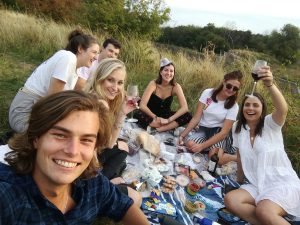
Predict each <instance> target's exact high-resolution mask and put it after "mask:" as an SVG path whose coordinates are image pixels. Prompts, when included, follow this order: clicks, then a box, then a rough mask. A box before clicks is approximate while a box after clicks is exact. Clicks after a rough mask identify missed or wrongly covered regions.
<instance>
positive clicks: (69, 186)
mask: <svg viewBox="0 0 300 225" xmlns="http://www.w3.org/2000/svg"><path fill="white" fill-rule="evenodd" d="M107 113H108V112H107V111H106V107H105V106H103V105H101V103H99V102H98V101H97V99H96V98H95V97H94V96H92V95H88V94H84V93H82V92H76V91H65V92H60V93H57V94H53V95H50V96H47V97H44V98H42V99H41V100H40V101H38V102H37V103H36V104H35V105H34V106H33V108H32V112H31V117H30V120H29V127H28V130H27V131H26V132H25V133H23V134H17V135H16V136H14V137H13V138H12V139H11V140H10V142H9V147H10V148H11V149H12V151H11V152H9V153H8V154H7V155H6V157H5V160H6V161H7V163H8V164H9V165H5V164H2V163H0V224H20V225H21V224H22V225H26V224H30V225H41V224H52V225H53V224H68V225H71V224H74V225H75V224H76V225H77V224H92V223H93V221H94V220H95V218H98V217H101V216H108V217H110V218H112V219H114V220H116V221H119V220H122V221H123V224H130V225H144V224H149V223H148V221H147V219H146V218H145V216H144V214H143V213H142V211H141V210H140V209H139V208H138V207H137V206H136V205H135V204H132V203H133V201H132V200H131V199H130V198H129V197H128V196H125V195H123V194H121V193H120V191H119V190H118V189H116V188H115V186H114V185H113V184H111V183H110V182H109V180H108V179H107V178H105V177H104V176H102V175H101V174H99V172H98V171H99V164H98V160H97V159H96V151H97V149H99V148H103V147H104V146H107V144H108V141H109V137H110V133H109V132H107V131H109V130H111V129H109V126H110V125H109V123H107V122H106V121H109V120H108V115H107Z"/></svg>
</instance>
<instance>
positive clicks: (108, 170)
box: [99, 142, 128, 180]
mask: <svg viewBox="0 0 300 225" xmlns="http://www.w3.org/2000/svg"><path fill="white" fill-rule="evenodd" d="M124 143H125V142H124ZM125 144H126V143H125ZM125 146H127V149H128V145H127V144H126V145H125ZM120 147H124V146H122V144H121V145H120ZM127 155H128V153H127V152H126V150H125V149H123V150H120V149H119V148H118V146H116V145H115V146H114V147H113V148H112V149H106V150H104V152H102V153H101V154H100V160H99V161H100V163H101V164H102V167H103V168H102V173H103V175H104V176H106V177H107V178H108V179H110V180H111V179H113V178H115V177H119V176H120V174H121V173H122V171H123V170H124V169H125V167H126V162H125V159H126V157H127Z"/></svg>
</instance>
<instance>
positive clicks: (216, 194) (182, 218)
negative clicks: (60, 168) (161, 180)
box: [143, 176, 247, 225]
mask: <svg viewBox="0 0 300 225" xmlns="http://www.w3.org/2000/svg"><path fill="white" fill-rule="evenodd" d="M225 185H231V186H233V187H239V184H238V183H237V182H235V181H233V180H232V179H231V178H230V177H229V176H220V177H217V178H216V179H215V180H214V181H213V182H208V183H207V185H206V187H205V188H202V189H201V190H200V191H199V192H198V193H197V194H196V195H195V196H190V195H189V194H187V192H186V188H183V187H180V186H178V187H177V189H176V190H175V192H174V193H172V194H168V193H164V192H161V198H162V200H163V201H164V202H167V203H170V204H172V205H173V206H174V207H175V209H176V216H173V218H174V219H175V220H176V221H177V222H178V223H179V224H184V225H192V224H194V223H193V221H192V219H193V216H194V215H193V214H191V213H188V212H186V210H185V209H184V203H183V202H182V201H181V200H180V199H181V195H185V198H187V199H188V200H191V201H197V200H200V201H201V202H203V203H205V205H206V208H205V210H203V212H201V215H202V216H204V217H206V218H208V219H210V220H212V221H218V220H219V219H220V217H219V216H218V211H219V209H221V208H223V207H224V201H223V197H224V187H225ZM208 187H212V188H211V189H209V188H208ZM158 189H159V187H158ZM143 203H144V202H143ZM144 213H145V215H146V216H147V218H148V220H149V222H150V223H151V225H158V224H160V222H159V218H158V217H157V215H158V214H159V213H157V212H156V211H149V210H144ZM235 219H236V220H238V221H236V222H232V223H229V224H234V225H243V224H247V222H245V221H242V220H240V219H239V218H237V217H236V218H235Z"/></svg>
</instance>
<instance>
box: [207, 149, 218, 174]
mask: <svg viewBox="0 0 300 225" xmlns="http://www.w3.org/2000/svg"><path fill="white" fill-rule="evenodd" d="M218 162H219V157H218V153H217V152H216V153H215V154H213V155H212V156H211V158H210V160H209V161H208V168H207V171H208V172H209V173H210V174H211V175H212V176H215V175H216V169H217V166H218Z"/></svg>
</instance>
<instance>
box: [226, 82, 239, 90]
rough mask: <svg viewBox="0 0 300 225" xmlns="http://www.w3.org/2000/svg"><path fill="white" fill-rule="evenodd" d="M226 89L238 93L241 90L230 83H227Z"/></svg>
mask: <svg viewBox="0 0 300 225" xmlns="http://www.w3.org/2000/svg"><path fill="white" fill-rule="evenodd" d="M225 87H226V88H227V89H228V90H233V91H238V90H240V89H239V88H238V87H237V86H234V85H232V84H229V83H226V84H225Z"/></svg>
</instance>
